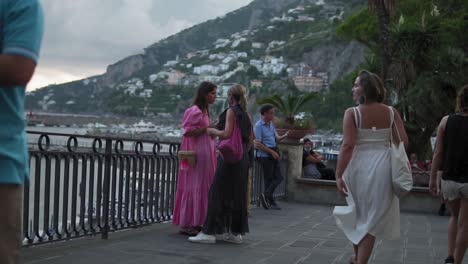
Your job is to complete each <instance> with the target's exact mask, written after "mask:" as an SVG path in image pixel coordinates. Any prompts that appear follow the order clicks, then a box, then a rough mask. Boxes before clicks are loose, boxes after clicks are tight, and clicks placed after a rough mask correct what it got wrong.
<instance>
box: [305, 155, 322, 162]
mask: <svg viewBox="0 0 468 264" xmlns="http://www.w3.org/2000/svg"><path fill="white" fill-rule="evenodd" d="M306 160H307V161H310V162H312V163H320V162H322V160H323V157H322V156H321V155H318V154H309V155H308V156H307V157H306Z"/></svg>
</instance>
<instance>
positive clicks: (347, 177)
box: [333, 71, 408, 264]
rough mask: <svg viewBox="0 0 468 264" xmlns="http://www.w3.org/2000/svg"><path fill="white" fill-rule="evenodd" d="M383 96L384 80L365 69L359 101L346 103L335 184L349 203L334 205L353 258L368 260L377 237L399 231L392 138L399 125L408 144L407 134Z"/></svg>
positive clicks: (359, 82)
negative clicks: (393, 177)
mask: <svg viewBox="0 0 468 264" xmlns="http://www.w3.org/2000/svg"><path fill="white" fill-rule="evenodd" d="M384 99H385V88H384V87H383V83H382V80H381V79H380V78H379V77H378V76H377V75H375V74H373V73H370V72H368V71H361V72H360V73H359V75H358V77H357V78H356V81H355V83H354V88H353V100H356V101H359V106H357V107H352V108H349V109H347V110H346V111H345V114H344V118H343V144H342V145H341V149H340V154H339V159H338V164H337V170H336V184H337V188H338V190H339V192H340V193H341V194H343V195H345V196H346V201H347V204H348V206H336V207H335V209H334V211H333V216H334V217H335V220H336V224H337V226H338V227H339V228H340V229H341V230H342V231H343V232H344V233H345V235H346V237H347V238H348V239H349V240H350V241H351V243H352V244H353V249H354V257H353V259H352V260H351V263H358V264H365V263H367V262H368V260H369V257H370V255H371V254H372V249H373V247H374V243H375V239H376V237H378V236H379V237H380V236H381V237H384V238H389V239H392V238H398V237H399V235H400V209H399V200H398V197H397V196H396V195H395V194H394V192H393V187H392V176H391V145H390V144H392V143H391V141H393V142H396V143H399V142H398V139H396V134H397V133H396V132H397V131H398V133H399V134H400V135H401V139H402V141H403V142H404V143H405V144H407V142H408V139H407V135H406V132H405V130H404V127H403V121H402V120H401V117H400V115H399V114H398V112H397V111H395V110H394V109H393V108H392V107H389V106H387V105H385V104H383V103H382V102H383V101H384ZM392 136H393V139H392Z"/></svg>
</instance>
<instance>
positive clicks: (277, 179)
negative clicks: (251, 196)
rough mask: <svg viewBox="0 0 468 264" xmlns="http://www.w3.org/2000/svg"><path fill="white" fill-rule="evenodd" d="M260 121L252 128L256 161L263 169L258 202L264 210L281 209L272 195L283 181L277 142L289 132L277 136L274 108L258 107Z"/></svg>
mask: <svg viewBox="0 0 468 264" xmlns="http://www.w3.org/2000/svg"><path fill="white" fill-rule="evenodd" d="M260 114H261V115H262V117H261V119H260V120H259V121H257V123H256V124H255V127H254V133H255V148H256V149H257V159H258V161H259V162H260V164H261V166H262V169H263V180H264V183H265V190H264V192H263V193H262V194H260V197H259V198H260V202H261V203H262V206H263V207H264V208H265V209H276V210H279V209H281V208H280V207H279V206H278V204H277V203H276V201H275V199H274V197H273V194H274V192H275V189H276V187H278V185H279V184H280V183H281V182H282V181H283V175H281V168H280V159H281V156H280V152H279V149H278V141H281V140H282V139H284V138H285V137H287V136H288V135H289V131H288V132H286V133H285V134H284V135H282V136H279V135H278V133H277V132H276V128H275V126H274V125H273V119H274V118H275V107H274V106H273V105H270V104H265V105H262V106H261V107H260Z"/></svg>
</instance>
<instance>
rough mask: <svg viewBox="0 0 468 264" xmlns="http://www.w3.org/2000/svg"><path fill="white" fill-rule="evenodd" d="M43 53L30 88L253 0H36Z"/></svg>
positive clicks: (92, 70) (68, 77)
mask: <svg viewBox="0 0 468 264" xmlns="http://www.w3.org/2000/svg"><path fill="white" fill-rule="evenodd" d="M40 1H41V2H42V5H43V8H44V13H45V32H44V40H43V42H42V50H41V57H40V60H39V65H38V67H37V68H36V73H35V76H34V77H33V79H32V81H31V82H30V84H29V85H28V90H33V89H36V88H39V87H43V86H45V85H48V84H54V83H57V84H58V83H63V82H68V81H72V80H76V79H82V78H85V77H87V76H91V75H96V74H102V73H104V72H105V69H106V66H107V65H109V64H112V63H114V62H117V61H118V60H120V59H123V58H124V57H126V56H128V55H132V54H136V53H140V52H142V51H143V48H145V47H147V46H149V45H151V44H153V43H155V42H157V41H158V40H160V39H162V38H165V37H167V36H170V35H172V34H175V33H177V32H179V31H180V30H182V29H184V28H187V27H190V26H193V25H195V24H198V23H200V22H203V21H206V20H208V19H212V18H215V17H217V16H221V15H224V14H226V13H228V12H230V11H233V10H235V9H238V8H240V7H242V6H245V5H247V4H249V3H250V2H252V0H98V1H96V0H40Z"/></svg>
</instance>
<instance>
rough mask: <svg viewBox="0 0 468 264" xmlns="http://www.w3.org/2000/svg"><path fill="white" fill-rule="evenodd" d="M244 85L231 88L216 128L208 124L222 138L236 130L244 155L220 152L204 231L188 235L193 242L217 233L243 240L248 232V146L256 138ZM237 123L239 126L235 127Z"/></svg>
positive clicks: (210, 238)
mask: <svg viewBox="0 0 468 264" xmlns="http://www.w3.org/2000/svg"><path fill="white" fill-rule="evenodd" d="M245 92H246V91H245V87H243V86H242V85H234V86H232V87H231V88H229V90H228V102H229V106H230V107H229V108H228V109H227V110H226V111H224V112H223V113H222V114H221V115H220V118H219V123H218V126H217V127H216V128H209V129H208V133H209V134H210V135H213V136H216V137H219V139H220V140H223V139H227V138H231V137H233V136H234V135H235V132H234V131H236V132H237V134H236V135H237V136H239V134H240V138H241V141H242V158H241V159H240V161H238V162H234V163H232V162H231V161H230V162H228V161H225V160H224V159H223V157H222V156H221V155H219V156H218V165H217V169H216V176H215V180H214V181H213V184H212V185H211V189H210V194H209V200H208V214H207V216H206V220H205V223H204V224H203V229H202V232H200V233H199V234H198V235H197V236H194V237H189V241H190V242H193V243H215V242H216V236H215V235H223V239H224V241H226V242H230V243H236V244H239V243H242V242H243V237H242V236H243V235H245V234H246V233H248V232H249V224H248V216H247V214H248V212H247V181H248V170H249V154H248V152H249V146H251V142H252V141H253V135H252V123H251V122H250V117H249V115H248V114H247V112H246V111H247V99H246V97H245ZM235 127H236V128H235Z"/></svg>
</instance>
